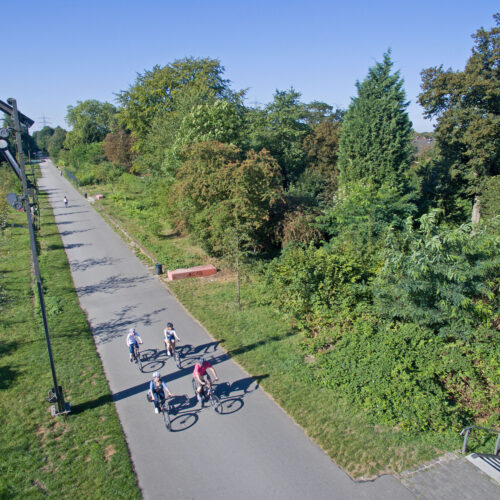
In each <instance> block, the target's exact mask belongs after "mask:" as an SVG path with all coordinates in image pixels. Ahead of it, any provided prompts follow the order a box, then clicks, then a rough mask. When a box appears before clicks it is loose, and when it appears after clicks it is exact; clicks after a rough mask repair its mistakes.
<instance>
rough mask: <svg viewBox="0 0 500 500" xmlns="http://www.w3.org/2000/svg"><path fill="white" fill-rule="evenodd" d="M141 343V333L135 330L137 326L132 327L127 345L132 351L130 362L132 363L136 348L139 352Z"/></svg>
mask: <svg viewBox="0 0 500 500" xmlns="http://www.w3.org/2000/svg"><path fill="white" fill-rule="evenodd" d="M139 344H142V339H141V337H139V334H138V333H137V332H136V331H135V328H131V329H130V330H129V332H128V335H127V347H128V350H129V352H130V360H129V361H130V362H131V363H132V360H133V357H134V349H136V350H137V354H138V353H139Z"/></svg>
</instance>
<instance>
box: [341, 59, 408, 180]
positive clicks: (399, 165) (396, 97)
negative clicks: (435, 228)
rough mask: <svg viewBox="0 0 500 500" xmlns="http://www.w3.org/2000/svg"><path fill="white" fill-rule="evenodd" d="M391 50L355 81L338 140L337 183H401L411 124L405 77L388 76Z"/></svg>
mask: <svg viewBox="0 0 500 500" xmlns="http://www.w3.org/2000/svg"><path fill="white" fill-rule="evenodd" d="M392 66H393V63H392V61H391V57H390V51H388V52H387V53H386V54H384V60H383V61H382V62H379V63H377V64H376V65H375V66H373V67H372V68H370V69H369V71H368V76H367V77H366V79H365V80H364V81H363V82H362V83H359V82H357V83H356V88H357V91H358V95H357V97H354V98H353V99H352V102H351V104H350V106H349V108H348V110H347V112H346V114H345V116H344V121H343V125H342V135H341V137H340V144H339V161H338V168H339V172H340V182H341V184H342V185H343V186H346V185H347V184H348V183H349V182H351V181H354V180H359V179H370V180H371V181H372V182H373V183H374V184H375V185H381V184H383V183H389V184H390V185H393V186H401V185H402V184H403V181H404V176H405V173H406V172H407V170H408V168H409V166H410V162H411V157H412V145H411V122H410V119H409V118H408V113H407V112H406V108H407V107H408V104H409V103H408V102H407V101H406V95H405V91H404V89H403V83H404V81H403V80H402V79H401V78H400V75H399V71H396V72H395V73H392V74H391V70H392Z"/></svg>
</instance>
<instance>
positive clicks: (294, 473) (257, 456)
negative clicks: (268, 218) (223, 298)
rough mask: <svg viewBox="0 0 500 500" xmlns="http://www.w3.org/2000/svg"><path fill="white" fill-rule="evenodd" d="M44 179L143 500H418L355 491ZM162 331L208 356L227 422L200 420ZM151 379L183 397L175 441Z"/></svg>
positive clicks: (80, 202) (59, 181)
mask: <svg viewBox="0 0 500 500" xmlns="http://www.w3.org/2000/svg"><path fill="white" fill-rule="evenodd" d="M41 168H42V173H43V178H42V179H41V181H40V187H41V189H42V190H44V191H47V192H48V194H49V200H50V203H51V204H52V207H53V209H54V213H55V217H56V222H57V225H58V227H59V231H60V233H61V236H62V240H63V244H64V247H65V249H66V254H67V256H68V260H69V263H70V266H71V271H72V275H73V280H74V284H75V288H76V290H77V292H78V296H79V299H80V304H81V307H82V308H83V309H84V310H85V311H86V313H87V314H88V320H89V322H90V325H91V327H92V331H93V333H94V338H95V343H96V346H97V350H98V352H99V354H100V356H101V358H102V363H103V366H104V371H105V374H106V377H107V379H108V382H109V386H110V388H111V391H112V393H113V398H114V401H115V404H116V409H117V411H118V415H119V418H120V421H121V424H122V427H123V429H124V431H125V435H126V439H127V442H128V445H129V449H130V453H131V456H132V461H133V463H134V467H135V470H136V472H137V477H138V480H139V486H140V488H141V490H142V492H143V496H144V498H146V499H161V498H167V497H168V498H169V499H191V498H193V499H198V498H204V499H207V500H211V499H218V500H222V499H239V500H244V499H251V500H255V499H273V500H279V499H287V500H294V499H305V498H310V499H318V500H319V499H329V500H332V499H344V500H345V499H379V498H380V499H387V498H392V499H410V498H415V497H414V496H413V494H411V493H410V492H409V491H408V490H407V489H406V488H405V487H404V486H403V485H402V484H401V483H400V482H399V481H398V480H396V479H395V478H394V477H392V476H384V477H381V478H379V479H377V480H376V481H373V482H367V483H355V482H353V481H352V480H351V479H350V478H349V477H348V476H347V475H346V474H345V473H344V472H343V471H342V470H341V469H340V468H339V467H337V466H336V465H335V464H334V463H333V462H332V461H331V460H330V459H329V458H328V457H327V456H326V455H325V454H324V453H323V452H322V451H321V449H320V448H318V447H317V446H316V445H315V444H314V443H313V442H312V441H311V440H310V439H309V438H308V437H307V436H306V435H305V434H304V432H303V431H302V429H301V428H300V427H298V426H297V425H295V424H294V422H293V421H292V420H291V419H290V418H289V417H288V416H287V415H286V414H285V413H284V412H283V411H282V410H281V409H280V408H279V407H278V406H277V405H276V404H275V403H274V402H273V401H272V400H271V399H270V398H269V397H268V396H267V395H266V394H265V393H264V392H263V391H261V390H259V388H258V387H257V386H256V383H255V382H254V381H252V379H251V378H250V377H249V376H248V374H247V373H245V372H244V371H243V370H242V369H241V368H240V367H238V366H237V365H236V364H235V363H234V362H232V361H231V359H228V357H227V356H226V355H225V353H224V352H223V351H222V349H221V348H219V347H218V346H217V344H216V343H214V342H213V340H212V339H211V338H210V336H209V335H208V334H207V333H206V331H205V330H204V329H203V328H202V327H201V326H200V325H199V324H198V323H197V322H196V321H195V320H193V318H192V317H191V316H190V315H189V314H188V313H186V311H185V310H184V309H183V308H182V306H181V305H179V303H178V302H177V301H176V300H175V298H174V297H173V296H172V295H171V294H170V293H169V291H168V290H167V289H166V288H165V286H164V285H163V284H162V283H161V282H160V281H159V280H158V279H157V278H156V277H155V276H154V275H153V274H152V272H151V270H149V269H148V268H147V267H146V266H145V265H144V264H143V263H142V262H141V261H140V260H139V259H137V258H136V257H135V255H134V254H133V252H132V251H131V250H130V249H129V248H128V247H127V246H126V245H125V243H124V242H123V241H122V240H121V239H120V238H119V237H118V236H117V235H116V234H115V233H114V231H113V230H112V229H111V228H110V227H109V226H108V225H107V224H106V223H105V222H104V221H103V219H102V218H101V217H100V216H99V215H98V214H97V213H96V212H95V211H94V209H93V208H92V207H91V206H90V204H89V203H88V202H87V201H86V200H85V199H84V198H83V197H82V196H81V195H80V194H79V193H78V191H77V190H76V189H74V188H73V187H72V186H71V184H70V183H69V182H68V181H67V180H66V179H65V178H63V177H61V176H59V174H58V171H57V170H56V169H55V167H54V166H53V165H52V163H51V162H50V161H48V162H44V163H42V165H41ZM64 195H67V197H68V199H69V206H68V208H65V207H64V204H63V201H62V200H63V196H64ZM42 223H43V221H42ZM167 321H172V322H173V323H174V325H175V327H176V329H177V331H178V333H179V336H180V337H181V340H182V343H183V345H186V344H189V345H191V346H193V347H192V349H191V354H190V355H189V357H188V360H187V362H188V364H192V362H193V359H195V358H196V356H197V355H198V354H199V353H200V352H207V353H208V356H209V358H210V359H211V360H212V361H213V363H214V367H215V368H216V370H217V372H218V375H219V378H220V379H221V381H222V382H225V383H224V384H222V386H221V389H222V392H223V393H224V396H225V398H226V402H225V403H224V406H223V407H224V411H225V412H226V414H223V415H218V414H216V413H214V412H213V410H211V409H210V408H205V409H203V410H201V411H200V409H199V405H197V404H196V400H195V398H194V396H193V393H192V388H191V371H192V366H190V367H188V368H186V369H183V370H180V371H179V370H177V369H176V367H175V365H174V363H173V360H171V359H170V360H167V359H166V358H165V357H164V355H163V354H162V353H159V349H160V348H161V346H162V336H163V335H162V331H163V327H164V325H165V323H166V322H167ZM132 326H134V327H136V329H137V330H138V331H139V333H140V335H141V337H142V339H143V341H144V345H143V346H142V351H143V352H144V351H149V352H150V353H152V354H154V355H155V356H154V358H153V360H152V361H151V362H149V363H147V364H146V365H145V371H146V373H140V372H139V371H138V370H137V368H136V367H135V366H134V365H131V364H130V363H129V361H128V351H127V348H126V345H125V337H126V334H127V331H128V329H129V328H130V327H132ZM156 370H160V371H161V373H162V375H163V376H164V379H165V380H166V381H167V384H168V385H169V387H170V389H171V391H172V392H173V393H174V394H179V395H183V394H187V396H186V397H185V396H179V397H177V398H176V400H175V404H176V406H177V409H178V413H177V415H176V416H175V417H174V419H173V428H174V430H175V432H167V430H166V429H165V428H164V426H163V421H162V418H161V416H159V415H156V414H155V413H154V411H153V407H152V405H151V404H148V403H147V402H146V390H147V387H148V384H149V381H150V378H151V373H152V372H153V371H156ZM169 479H170V480H169Z"/></svg>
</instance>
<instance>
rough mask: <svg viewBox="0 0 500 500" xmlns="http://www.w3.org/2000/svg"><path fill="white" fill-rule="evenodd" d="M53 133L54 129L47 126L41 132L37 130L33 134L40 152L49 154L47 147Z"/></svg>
mask: <svg viewBox="0 0 500 500" xmlns="http://www.w3.org/2000/svg"><path fill="white" fill-rule="evenodd" d="M53 133H54V129H53V128H52V127H49V126H48V125H45V127H43V128H42V129H41V130H37V131H36V132H34V133H33V139H34V140H35V143H36V145H37V146H38V148H39V149H40V151H43V152H45V153H47V146H48V144H49V140H50V138H51V137H52V134H53Z"/></svg>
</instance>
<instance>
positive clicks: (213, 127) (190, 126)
mask: <svg viewBox="0 0 500 500" xmlns="http://www.w3.org/2000/svg"><path fill="white" fill-rule="evenodd" d="M242 127H243V116H242V106H241V105H240V104H237V103H234V102H229V101H224V100H217V101H215V102H213V103H204V104H198V105H197V106H196V107H195V108H194V109H193V110H192V111H191V113H189V114H188V115H186V116H185V117H184V119H183V120H182V124H181V126H180V129H179V131H178V133H177V138H176V141H175V146H177V147H183V146H188V145H190V144H194V143H195V142H207V141H217V142H224V143H237V142H238V138H239V135H240V133H241V129H242Z"/></svg>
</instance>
